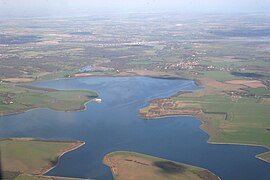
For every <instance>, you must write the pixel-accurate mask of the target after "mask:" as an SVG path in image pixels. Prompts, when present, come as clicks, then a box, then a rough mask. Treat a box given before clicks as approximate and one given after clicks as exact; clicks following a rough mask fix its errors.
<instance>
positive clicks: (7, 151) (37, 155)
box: [0, 138, 84, 180]
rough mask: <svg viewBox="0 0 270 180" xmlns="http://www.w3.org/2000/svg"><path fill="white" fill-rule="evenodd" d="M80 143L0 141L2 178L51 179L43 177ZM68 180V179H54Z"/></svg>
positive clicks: (33, 140)
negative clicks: (60, 158) (59, 159)
mask: <svg viewBox="0 0 270 180" xmlns="http://www.w3.org/2000/svg"><path fill="white" fill-rule="evenodd" d="M83 144H84V142H81V141H49V140H36V139H30V138H29V139H26V138H24V139H23V138H20V139H2V140H0V147H1V159H2V176H3V177H2V178H3V179H16V180H25V179H27V180H35V179H51V177H50V178H49V177H46V176H43V174H44V173H45V172H47V171H48V170H49V169H51V168H52V167H54V166H55V165H56V164H57V162H58V158H59V157H61V156H62V155H63V154H65V153H67V152H69V151H71V150H74V149H76V148H78V147H80V146H82V145H83ZM56 179H65V180H67V179H70V178H60V177H59V178H56Z"/></svg>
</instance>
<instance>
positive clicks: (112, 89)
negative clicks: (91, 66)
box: [0, 77, 270, 180]
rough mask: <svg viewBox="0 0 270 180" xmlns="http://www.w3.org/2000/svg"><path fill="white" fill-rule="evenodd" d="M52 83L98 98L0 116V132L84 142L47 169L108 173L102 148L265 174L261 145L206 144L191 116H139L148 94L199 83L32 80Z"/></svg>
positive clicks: (269, 175) (268, 172)
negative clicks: (61, 108)
mask: <svg viewBox="0 0 270 180" xmlns="http://www.w3.org/2000/svg"><path fill="white" fill-rule="evenodd" d="M34 85H35V86H40V87H48V88H56V89H86V90H94V91H96V92H98V94H99V95H100V97H101V98H102V103H101V104H97V103H94V102H91V103H88V104H87V110H86V111H82V112H55V111H51V110H48V109H36V110H33V111H29V112H26V113H21V114H17V115H12V116H4V117H0V137H2V138H3V137H34V138H46V139H47V138H48V139H68V140H83V141H85V142H86V145H85V146H82V147H81V148H79V149H77V150H75V151H72V152H70V153H68V154H66V155H64V156H63V157H62V158H61V159H60V163H59V165H58V166H57V167H56V168H55V169H53V170H52V171H50V172H49V173H47V175H56V176H70V177H82V178H95V179H106V180H107V179H112V175H111V172H110V169H109V168H108V167H106V166H105V165H103V164H102V159H103V157H104V155H105V154H107V153H109V152H113V151H135V152H139V153H144V154H149V155H153V156H157V157H162V158H166V159H170V160H174V161H179V162H183V163H188V164H191V165H195V166H200V167H204V168H207V169H209V170H211V171H212V172H214V173H215V174H216V175H218V176H220V177H221V178H222V179H227V180H239V179H244V180H248V179H250V180H254V179H258V180H263V179H265V180H269V179H270V164H268V163H265V162H263V161H260V160H258V159H256V158H255V157H254V156H255V155H256V154H259V153H262V152H265V151H266V148H261V147H251V146H239V145H211V144H207V142H206V141H207V139H208V135H207V134H206V133H205V132H203V131H202V130H201V129H200V128H199V126H200V124H201V122H200V121H198V120H197V119H196V118H193V117H171V118H162V119H156V120H144V119H142V118H140V117H139V116H138V110H139V108H140V107H142V106H146V105H147V102H148V100H151V99H153V98H157V97H167V96H170V95H173V94H175V93H177V92H179V91H190V90H196V89H199V87H197V86H196V85H195V84H194V82H192V81H187V80H166V79H154V78H146V77H127V78H106V77H105V78H81V79H69V80H55V81H47V82H41V83H35V84H34Z"/></svg>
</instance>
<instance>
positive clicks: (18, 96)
mask: <svg viewBox="0 0 270 180" xmlns="http://www.w3.org/2000/svg"><path fill="white" fill-rule="evenodd" d="M96 97H97V94H96V93H95V92H90V91H77V90H74V91H73V90H72V91H70V90H68V91H67V90H55V89H45V88H35V87H31V86H19V85H16V84H13V83H2V84H0V116H1V115H7V114H13V113H17V112H23V111H26V110H30V109H33V108H49V109H53V110H56V111H77V110H82V109H84V108H85V105H84V104H85V103H86V102H88V101H90V100H91V99H94V98H96Z"/></svg>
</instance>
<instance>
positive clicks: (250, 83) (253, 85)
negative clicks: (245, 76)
mask: <svg viewBox="0 0 270 180" xmlns="http://www.w3.org/2000/svg"><path fill="white" fill-rule="evenodd" d="M226 83H227V84H234V85H244V86H248V87H250V88H260V87H266V86H265V85H264V84H263V83H262V82H261V81H258V80H231V81H226Z"/></svg>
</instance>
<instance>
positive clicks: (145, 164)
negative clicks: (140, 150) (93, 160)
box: [104, 152, 219, 180]
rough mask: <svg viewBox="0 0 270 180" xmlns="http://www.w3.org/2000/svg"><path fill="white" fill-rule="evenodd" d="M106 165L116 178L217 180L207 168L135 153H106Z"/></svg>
mask: <svg viewBox="0 0 270 180" xmlns="http://www.w3.org/2000/svg"><path fill="white" fill-rule="evenodd" d="M104 163H105V164H106V165H108V166H109V167H110V168H111V170H112V173H113V175H114V179H117V180H138V179H147V180H165V179H170V180H188V179H192V180H206V179H209V180H218V179H219V178H218V177H217V176H215V175H214V174H212V173H211V172H209V171H208V170H205V169H201V168H197V167H193V166H188V165H185V164H181V163H176V162H172V161H167V160H163V159H159V158H155V157H151V156H146V155H140V154H136V153H131V152H130V153H125V152H124V153H121V152H119V153H117V152H116V153H115V154H114V153H113V154H112V155H111V154H109V155H106V156H105V158H104Z"/></svg>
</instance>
